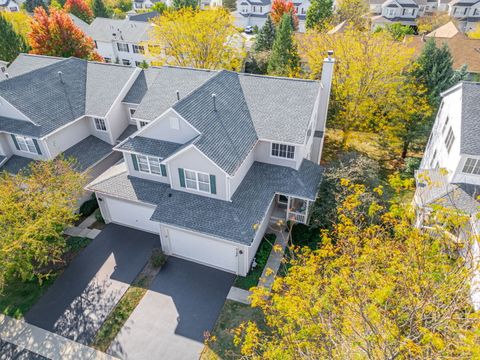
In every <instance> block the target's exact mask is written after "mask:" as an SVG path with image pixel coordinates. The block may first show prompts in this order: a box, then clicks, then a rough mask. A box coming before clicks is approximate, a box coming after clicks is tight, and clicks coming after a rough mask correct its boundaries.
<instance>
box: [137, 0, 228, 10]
mask: <svg viewBox="0 0 480 360" xmlns="http://www.w3.org/2000/svg"><path fill="white" fill-rule="evenodd" d="M157 2H163V3H164V4H165V5H167V6H172V5H173V0H163V1H162V0H135V1H134V2H133V8H134V10H145V9H150V8H151V7H152V6H153V5H155V4H156V3H157ZM198 4H199V6H200V9H205V8H206V7H216V6H222V4H223V1H222V0H199V2H198Z"/></svg>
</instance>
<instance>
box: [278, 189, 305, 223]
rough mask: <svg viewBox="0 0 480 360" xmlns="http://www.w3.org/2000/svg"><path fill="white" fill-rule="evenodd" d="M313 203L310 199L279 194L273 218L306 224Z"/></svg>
mask: <svg viewBox="0 0 480 360" xmlns="http://www.w3.org/2000/svg"><path fill="white" fill-rule="evenodd" d="M311 203H312V201H310V200H306V199H302V198H296V197H293V196H288V195H283V194H277V195H275V208H274V210H273V214H272V218H273V219H275V220H286V221H288V220H290V221H293V222H296V223H301V224H306V223H307V222H308V215H309V208H310V205H311Z"/></svg>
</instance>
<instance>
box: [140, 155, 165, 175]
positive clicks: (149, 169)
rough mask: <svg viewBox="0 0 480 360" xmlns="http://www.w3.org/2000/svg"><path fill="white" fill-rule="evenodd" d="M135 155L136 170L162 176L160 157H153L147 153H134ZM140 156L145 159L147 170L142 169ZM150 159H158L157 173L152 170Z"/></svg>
mask: <svg viewBox="0 0 480 360" xmlns="http://www.w3.org/2000/svg"><path fill="white" fill-rule="evenodd" d="M136 157H137V163H138V171H139V172H141V173H144V174H151V175H155V176H163V175H162V164H161V161H160V158H158V157H155V156H148V155H142V154H136ZM140 157H144V158H145V159H146V160H147V167H148V171H145V170H142V169H141V167H140ZM150 160H157V161H158V171H159V173H158V174H157V173H155V172H152V166H151V164H150Z"/></svg>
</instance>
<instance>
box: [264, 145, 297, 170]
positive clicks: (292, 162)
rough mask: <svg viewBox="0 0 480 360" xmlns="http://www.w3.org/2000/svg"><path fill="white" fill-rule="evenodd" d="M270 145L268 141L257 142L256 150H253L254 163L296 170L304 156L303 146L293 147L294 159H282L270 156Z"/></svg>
mask: <svg viewBox="0 0 480 360" xmlns="http://www.w3.org/2000/svg"><path fill="white" fill-rule="evenodd" d="M271 144H272V143H271V142H268V141H259V142H258V143H257V146H256V149H255V161H259V162H263V163H267V164H273V165H280V166H288V167H291V168H294V169H297V170H298V168H299V167H300V164H301V163H302V160H303V154H304V149H303V145H296V146H295V158H294V159H283V158H278V157H273V156H271Z"/></svg>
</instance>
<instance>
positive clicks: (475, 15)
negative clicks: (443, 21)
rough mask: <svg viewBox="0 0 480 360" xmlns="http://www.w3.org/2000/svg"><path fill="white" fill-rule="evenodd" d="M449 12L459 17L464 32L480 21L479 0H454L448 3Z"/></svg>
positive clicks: (459, 23)
mask: <svg viewBox="0 0 480 360" xmlns="http://www.w3.org/2000/svg"><path fill="white" fill-rule="evenodd" d="M448 14H449V15H450V16H451V17H453V18H455V19H457V21H458V25H459V27H460V29H461V30H462V31H463V32H468V31H471V30H473V29H475V27H476V26H477V24H478V23H479V22H480V1H479V0H453V1H451V2H450V3H449V4H448Z"/></svg>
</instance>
